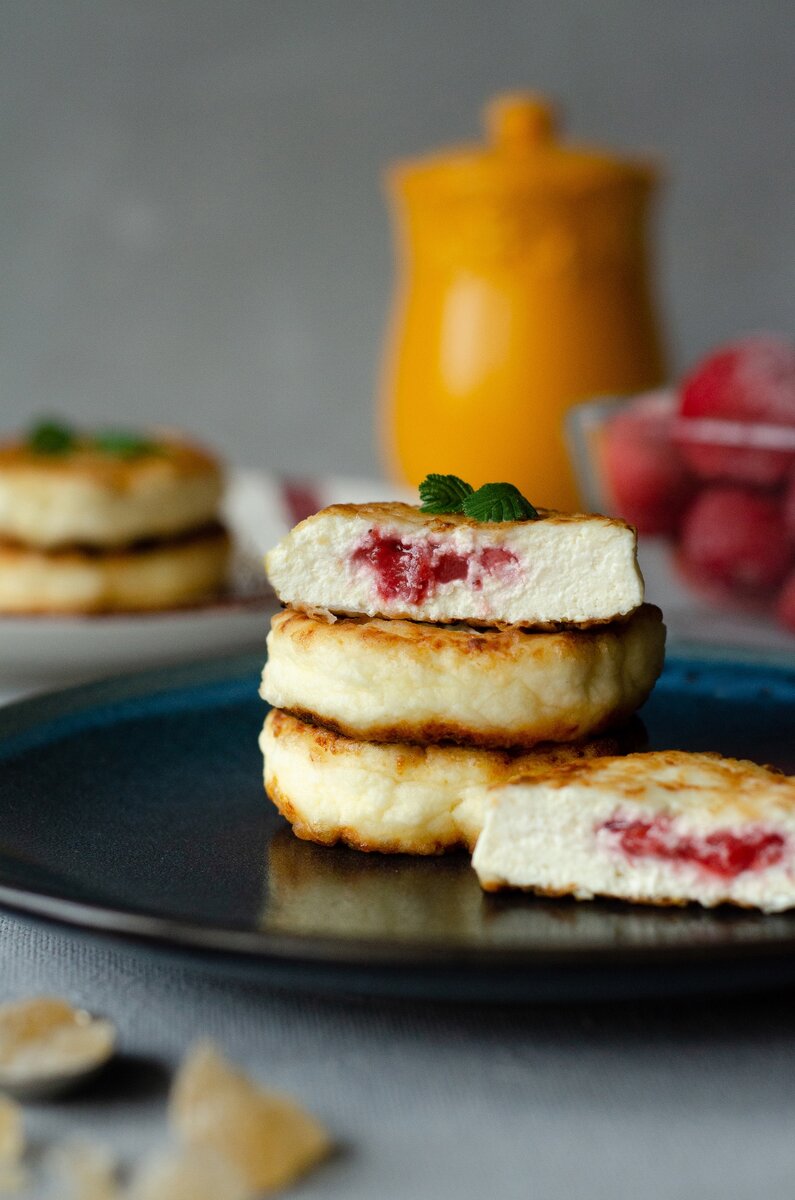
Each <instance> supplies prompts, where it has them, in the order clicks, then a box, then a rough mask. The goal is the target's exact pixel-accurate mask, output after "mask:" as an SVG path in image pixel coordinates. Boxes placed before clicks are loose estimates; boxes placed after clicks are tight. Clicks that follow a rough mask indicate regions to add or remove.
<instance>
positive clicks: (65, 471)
mask: <svg viewBox="0 0 795 1200" xmlns="http://www.w3.org/2000/svg"><path fill="white" fill-rule="evenodd" d="M142 445H143V447H144V449H143V451H142V452H140V453H135V454H134V455H132V456H131V457H123V456H119V455H114V454H111V453H107V452H104V451H102V450H101V449H100V448H97V447H96V446H95V445H93V444H92V443H90V442H89V441H88V440H86V441H77V442H76V444H75V446H74V448H73V449H69V450H67V451H65V452H63V453H57V454H46V453H41V452H37V451H36V450H34V449H33V448H31V446H30V445H29V444H27V443H25V442H21V441H18V442H7V443H5V444H4V445H0V538H5V539H8V540H10V541H16V542H22V543H24V544H26V545H28V546H33V547H37V548H39V549H43V550H53V549H67V548H72V547H75V546H80V547H84V546H87V547H92V548H98V549H109V550H112V549H118V548H120V547H123V546H127V545H130V544H132V543H133V542H138V541H141V540H143V539H149V538H165V537H174V536H176V535H179V534H182V533H185V532H186V531H188V530H191V529H199V528H201V527H202V526H204V525H207V524H208V523H209V522H210V521H214V520H215V519H216V517H217V514H218V504H219V500H220V496H221V488H222V476H221V470H220V467H219V464H218V462H217V460H216V459H215V458H214V457H213V456H212V455H211V454H209V453H208V452H207V451H205V450H202V449H200V448H199V447H197V446H194V445H191V444H189V443H188V442H186V441H183V440H181V439H178V438H176V437H174V436H173V435H166V434H163V435H160V434H157V433H155V434H153V435H152V440H151V441H148V440H147V441H146V442H145V443H142Z"/></svg>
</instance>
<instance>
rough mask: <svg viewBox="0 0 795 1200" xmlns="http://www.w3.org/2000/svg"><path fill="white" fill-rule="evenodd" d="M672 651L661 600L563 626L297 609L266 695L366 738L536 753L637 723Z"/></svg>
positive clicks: (283, 618)
mask: <svg viewBox="0 0 795 1200" xmlns="http://www.w3.org/2000/svg"><path fill="white" fill-rule="evenodd" d="M664 648H665V627H664V625H663V623H662V618H661V613H660V610H659V609H658V608H655V607H654V606H653V605H650V604H646V605H643V606H642V607H641V608H640V609H639V610H638V611H637V612H636V613H635V615H634V616H632V617H630V619H629V620H628V621H625V622H623V623H617V624H614V625H606V626H602V627H600V628H599V629H590V630H566V631H561V632H558V633H539V632H530V631H527V630H521V629H505V630H495V629H473V628H472V627H470V626H449V625H448V626H445V625H429V624H423V623H421V622H416V621H399V620H394V621H383V620H379V619H378V618H373V619H367V618H350V617H349V618H340V619H338V620H335V621H329V620H328V619H327V618H324V617H323V616H322V615H320V614H314V615H312V614H309V613H304V612H297V611H293V610H291V609H287V610H286V611H284V612H281V613H278V614H277V615H276V616H275V617H274V618H273V621H272V624H271V632H270V635H269V637H268V662H267V664H266V667H265V671H264V675H263V683H262V696H263V697H264V699H265V700H267V701H268V702H269V703H270V704H272V705H274V707H277V708H283V709H287V710H289V711H290V712H292V713H295V714H296V715H297V716H300V717H302V718H303V719H307V720H311V721H315V722H319V723H321V724H323V725H326V726H327V727H329V728H331V729H335V730H337V731H338V732H340V733H343V734H345V735H346V736H347V737H352V738H358V739H360V740H363V741H373V742H380V741H387V742H418V743H427V742H436V741H440V740H450V741H455V742H459V743H461V744H466V745H474V746H484V747H489V746H497V747H504V746H516V747H523V748H530V747H532V746H535V745H537V744H538V743H540V742H551V741H552V742H575V741H578V740H581V739H582V738H584V737H588V736H591V735H592V734H594V733H596V732H599V731H600V730H603V729H608V728H610V727H612V726H614V725H618V724H620V723H621V722H622V721H624V720H626V719H627V718H628V717H629V716H631V714H632V713H633V712H635V710H636V709H637V708H639V707H640V705H641V704H642V703H643V702H644V700H645V699H646V698H647V696H648V695H649V692H650V691H651V689H652V687H653V686H654V682H655V680H656V679H657V676H658V675H659V673H660V670H661V669H662V663H663V655H664Z"/></svg>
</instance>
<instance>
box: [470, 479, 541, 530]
mask: <svg viewBox="0 0 795 1200" xmlns="http://www.w3.org/2000/svg"><path fill="white" fill-rule="evenodd" d="M464 513H465V514H466V516H468V517H473V518H474V519H475V520H476V521H537V520H538V510H537V509H536V508H534V507H533V505H532V504H531V503H530V501H529V500H526V499H525V497H524V496H523V495H522V493H521V492H520V491H519V489H518V488H517V487H514V485H513V484H512V483H484V484H483V487H480V488H478V490H477V491H476V492H473V493H472V495H471V496H467V498H466V500H465V501H464Z"/></svg>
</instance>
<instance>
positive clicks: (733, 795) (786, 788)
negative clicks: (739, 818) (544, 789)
mask: <svg viewBox="0 0 795 1200" xmlns="http://www.w3.org/2000/svg"><path fill="white" fill-rule="evenodd" d="M710 765H713V766H714V767H715V768H716V771H715V775H714V778H710V779H705V778H701V779H698V780H696V779H694V777H693V774H692V771H693V768H700V767H702V766H704V767H708V766H710ZM606 768H610V769H611V770H612V771H613V774H612V777H611V780H610V784H611V786H612V788H613V789H614V790H615V793H616V797H617V799H622V800H624V799H625V800H630V801H631V800H633V799H636V798H637V799H639V800H642V799H643V798H644V797H645V795H646V793H647V787H648V780H649V779H652V780H653V783H654V787H655V788H657V789H660V790H662V791H664V792H670V793H671V795H672V796H676V795H677V794H678V793H679V792H686V793H691V792H693V791H696V792H698V791H703V790H704V789H707V788H709V789H710V790H716V789H717V790H719V792H720V797H721V803H722V805H723V806H726V807H728V806H729V805H734V806H737V807H738V808H739V809H740V810H743V809H745V811H746V812H747V815H748V817H749V818H751V819H755V818H757V817H758V815H759V814H758V811H757V807H756V805H757V803H758V798H759V789H760V788H761V789H762V790H763V793H764V795H765V796H766V797H768V798H769V802H772V801H773V799H774V797H775V796H776V794H777V793H780V794H781V797H782V798H783V799H786V800H788V801H789V800H790V799H791V801H792V802H793V803H795V777H793V776H789V775H785V774H784V773H783V772H782V771H780V770H779V769H778V768H777V767H769V766H763V765H762V764H760V763H755V762H751V761H750V760H749V759H743V758H726V757H724V756H723V755H721V754H718V753H715V752H714V751H698V752H696V751H690V750H652V751H648V752H646V753H643V754H635V755H631V756H629V757H626V758H622V759H621V761H620V762H619V763H616V764H615V765H613V764H611V763H610V762H609V761H602V762H600V763H599V766H598V768H597V766H596V764H595V763H588V762H572V763H566V764H564V765H563V766H561V767H560V769H559V770H558V771H556V772H555V777H554V779H551V780H550V781H549V785H550V786H553V787H556V788H563V787H568V786H569V785H571V784H576V785H577V786H578V787H588V786H590V785H592V784H593V785H594V786H596V787H600V788H601V787H603V786H604V784H605V775H604V772H605V769H606ZM668 768H670V769H671V770H672V771H674V772H676V771H679V772H680V773H681V774H680V775H679V777H676V776H674V777H672V778H670V779H665V778H660V777H659V774H658V773H659V772H660V771H664V770H665V769H668ZM512 782H513V783H517V784H521V783H524V782H528V783H530V782H533V780H532V779H531V778H528V779H523V778H522V776H521V775H519V774H517V776H516V777H515V779H513V780H512ZM745 802H747V803H745Z"/></svg>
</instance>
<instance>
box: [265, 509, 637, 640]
mask: <svg viewBox="0 0 795 1200" xmlns="http://www.w3.org/2000/svg"><path fill="white" fill-rule="evenodd" d="M636 549H637V538H636V534H635V530H634V529H633V528H632V527H631V526H629V525H627V524H626V523H625V522H624V521H616V520H611V519H610V518H608V517H602V516H598V515H595V514H588V515H586V514H582V513H556V512H552V511H549V510H542V511H541V512H540V514H539V518H538V519H537V520H524V521H499V522H483V521H475V520H472V518H470V517H466V516H463V515H460V514H452V515H449V516H443V517H438V516H430V515H428V514H427V513H423V512H421V511H420V510H419V508H416V507H414V506H413V505H410V504H399V503H393V504H362V505H353V504H337V505H333V506H332V507H331V508H326V509H323V511H322V512H319V513H316V514H315V516H313V517H309V518H308V519H307V520H306V521H302V522H301V524H300V525H297V526H296V527H295V528H294V529H293V530H292V531H291V532H290V533H289V534H287V536H286V537H285V538H283V539H282V541H281V542H280V543H279V544H278V545H277V546H276V547H275V548H274V549H273V550H272V551H271V552H270V554H268V556H267V558H266V566H267V570H268V575H269V577H270V581H271V584H272V585H273V587H274V590H275V591H276V594H277V595H278V596H279V598H280V599H281V600H282V601H283V602H284V603H285V604H289V605H291V606H292V607H293V608H302V609H305V610H311V609H320V608H325V609H329V610H330V611H332V612H341V613H358V614H362V615H364V616H369V617H385V618H407V619H411V620H416V621H435V622H456V621H468V622H474V623H480V624H485V625H520V626H525V627H528V628H552V627H557V626H560V625H568V626H576V627H588V626H590V625H594V624H600V623H605V622H609V621H614V620H616V619H619V618H622V617H627V616H629V614H630V613H632V612H634V611H635V609H637V608H638V607H639V605H640V604H641V603H642V602H643V579H642V576H641V574H640V571H639V570H638V564H637V557H636Z"/></svg>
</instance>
